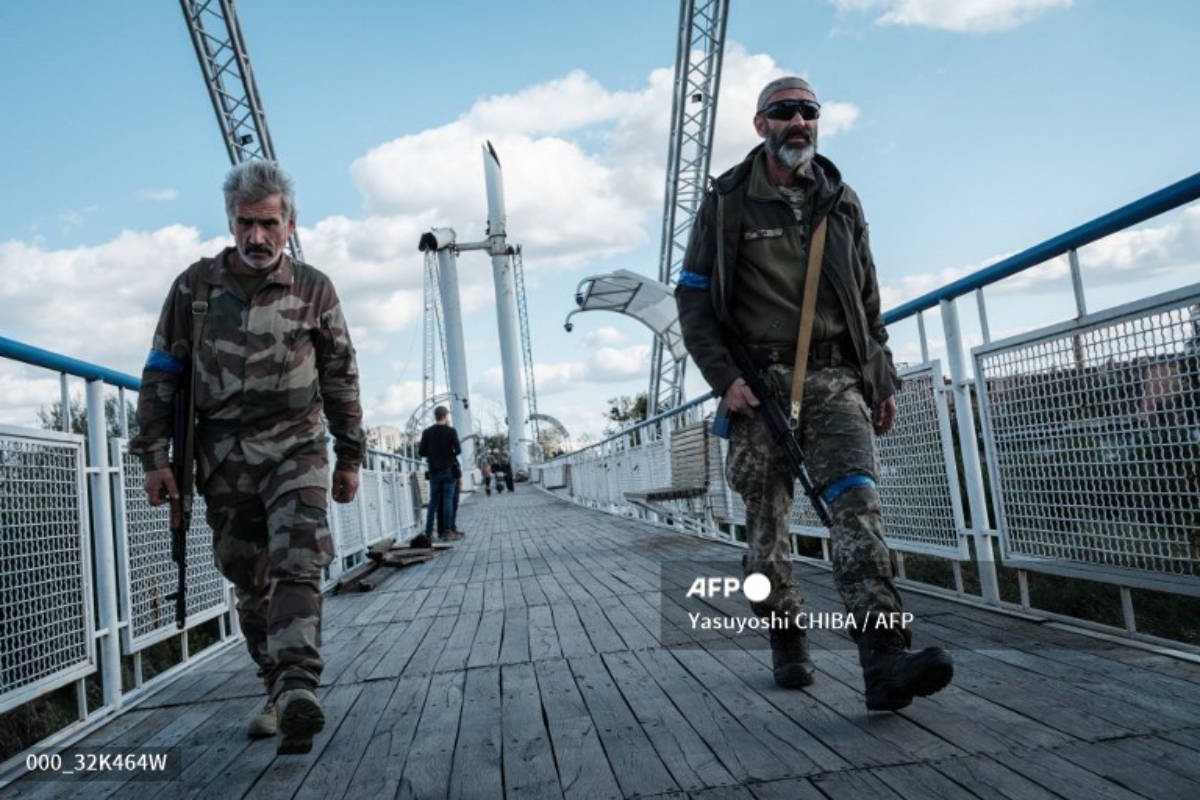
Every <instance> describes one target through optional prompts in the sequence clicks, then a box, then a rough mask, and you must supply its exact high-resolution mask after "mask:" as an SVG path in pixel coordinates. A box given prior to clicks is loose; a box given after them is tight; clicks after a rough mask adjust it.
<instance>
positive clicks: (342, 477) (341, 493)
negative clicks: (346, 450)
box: [333, 469, 358, 503]
mask: <svg viewBox="0 0 1200 800" xmlns="http://www.w3.org/2000/svg"><path fill="white" fill-rule="evenodd" d="M356 494H358V471H357V470H352V469H335V470H334V471H333V501H334V502H335V503H349V502H350V501H351V500H353V499H354V496H355V495H356Z"/></svg>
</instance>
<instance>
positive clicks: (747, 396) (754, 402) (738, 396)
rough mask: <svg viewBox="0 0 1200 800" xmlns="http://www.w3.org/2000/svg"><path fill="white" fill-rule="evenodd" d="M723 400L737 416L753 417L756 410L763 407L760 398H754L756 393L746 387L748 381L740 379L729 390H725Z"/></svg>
mask: <svg viewBox="0 0 1200 800" xmlns="http://www.w3.org/2000/svg"><path fill="white" fill-rule="evenodd" d="M723 399H724V401H725V405H726V407H728V408H729V410H730V411H732V412H733V413H735V414H745V415H746V416H747V417H753V416H754V414H755V409H756V408H758V407H759V405H761V403H760V402H759V400H758V398H757V397H755V396H754V392H752V391H750V387H749V386H747V385H746V381H745V380H743V379H742V378H738V379H736V380H735V381H734V382H733V383H731V384H729V388H728V389H726V390H725V395H724V397H723Z"/></svg>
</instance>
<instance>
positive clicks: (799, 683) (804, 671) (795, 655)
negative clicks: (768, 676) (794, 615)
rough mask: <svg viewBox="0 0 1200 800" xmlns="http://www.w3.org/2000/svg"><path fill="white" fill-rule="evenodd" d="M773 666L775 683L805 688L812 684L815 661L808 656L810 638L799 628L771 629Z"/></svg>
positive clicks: (784, 686)
mask: <svg viewBox="0 0 1200 800" xmlns="http://www.w3.org/2000/svg"><path fill="white" fill-rule="evenodd" d="M771 666H772V667H773V669H774V673H775V685H776V686H779V687H781V688H784V689H803V688H804V687H805V686H810V685H812V682H813V663H812V659H810V658H809V657H808V640H807V639H806V638H805V636H804V631H802V630H800V629H799V628H786V629H785V628H772V629H771Z"/></svg>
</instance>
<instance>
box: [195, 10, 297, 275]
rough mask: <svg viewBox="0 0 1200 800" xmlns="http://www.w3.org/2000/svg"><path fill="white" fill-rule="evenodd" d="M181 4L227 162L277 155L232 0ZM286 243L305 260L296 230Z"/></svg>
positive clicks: (294, 254)
mask: <svg viewBox="0 0 1200 800" xmlns="http://www.w3.org/2000/svg"><path fill="white" fill-rule="evenodd" d="M179 5H180V7H181V8H182V9H183V16H184V19H185V20H186V21H187V26H188V32H189V33H190V34H191V36H192V45H193V46H194V47H195V48H196V58H197V59H198V60H199V62H200V72H201V73H203V75H204V85H205V87H206V88H207V89H208V96H209V98H210V99H211V100H212V104H213V111H215V112H216V115H217V124H218V125H219V126H220V128H221V138H222V139H223V140H224V142H225V149H226V151H227V152H228V153H229V163H231V164H234V165H236V164H240V163H242V162H243V161H248V160H251V159H266V160H268V161H277V160H278V159H277V158H276V157H275V146H274V145H273V144H272V143H271V132H270V131H269V130H268V129H267V115H266V113H265V112H264V111H263V107H262V101H261V100H260V99H259V97H258V85H257V84H256V83H255V82H254V71H253V70H252V69H251V68H250V56H249V55H248V54H247V53H246V43H245V41H244V40H243V39H242V26H241V25H240V24H239V23H238V17H237V11H236V10H235V9H234V7H233V0H179ZM288 246H289V247H290V248H291V253H292V258H294V259H296V260H297V261H303V260H304V252H303V251H302V250H301V249H300V237H299V236H297V235H296V234H295V233H293V234H292V235H291V236H290V237H288Z"/></svg>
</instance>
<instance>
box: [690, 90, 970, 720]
mask: <svg viewBox="0 0 1200 800" xmlns="http://www.w3.org/2000/svg"><path fill="white" fill-rule="evenodd" d="M820 111H821V106H820V104H819V103H818V102H817V97H816V94H815V92H813V90H812V87H811V86H810V85H809V84H808V82H807V81H805V80H803V79H802V78H797V77H786V78H779V79H777V80H774V81H771V82H770V83H768V84H767V85H766V87H764V88H763V90H762V92H761V93H760V95H759V98H758V104H757V106H756V113H755V115H754V129H755V131H757V133H758V135H759V136H760V137H762V139H763V143H762V144H761V145H759V146H758V147H756V148H755V149H754V150H752V151H751V152H750V154H749V155H748V156H747V157H746V159H745V160H744V161H743V162H742V163H741V164H739V165H737V166H736V167H734V168H733V169H731V170H729V171H728V172H726V173H725V174H723V175H721V176H720V177H719V178H717V179H716V180H715V181H714V182H713V184H712V186H711V187H710V189H709V191H708V192H707V194H706V196H705V198H704V201H703V203H702V204H701V207H700V210H699V213H698V215H697V218H696V221H695V224H694V225H693V228H692V233H691V239H690V241H689V243H688V248H687V252H686V254H685V257H684V261H683V270H682V272H681V275H680V277H679V281H678V285H677V287H676V290H675V298H676V303H677V306H678V309H679V320H680V325H681V327H682V331H683V338H684V343H685V345H686V347H687V349H688V352H689V353H690V355H691V357H692V359H693V360H694V361H695V363H696V365H697V367H698V368H699V369H700V372H701V374H702V375H703V376H704V378H705V380H706V381H707V382H708V384H709V385H710V386H711V387H712V390H713V394H714V395H715V396H718V397H721V398H723V400H724V401H725V403H726V405H727V407H728V408H729V410H731V411H732V412H733V413H734V417H733V424H732V430H731V436H730V442H729V453H728V463H727V467H726V477H727V479H728V481H729V484H730V486H731V487H732V488H733V489H734V490H735V491H736V492H738V493H739V494H740V495H741V496H742V499H743V500H744V502H745V506H746V532H747V545H748V548H747V552H746V555H745V558H744V566H745V572H746V574H747V575H750V574H754V573H760V574H762V575H765V576H766V577H767V578H768V579H769V580H770V583H771V593H770V595H769V596H768V597H767V599H765V600H763V601H759V602H753V603H751V608H752V609H753V611H754V612H755V613H756V614H758V615H761V616H764V617H776V618H778V619H779V620H781V621H784V622H786V623H788V624H787V626H786V627H776V626H775V625H772V627H771V650H772V663H773V667H774V670H773V671H774V678H775V682H776V683H777V684H778V685H780V686H782V687H785V688H803V687H804V686H808V685H809V684H811V683H812V681H813V678H814V674H813V664H812V661H811V659H810V658H809V655H808V649H807V641H806V638H805V631H804V622H805V612H804V599H803V596H802V595H801V593H800V590H799V586H798V585H797V583H796V580H795V577H794V576H793V574H792V564H791V555H790V552H791V548H790V547H789V531H788V525H789V519H790V515H791V507H792V501H793V497H794V492H795V481H794V478H793V476H792V474H791V473H790V472H789V470H788V468H787V465H786V462H785V461H784V459H783V456H782V451H781V450H780V448H779V447H778V446H777V445H776V444H775V442H774V441H772V440H771V437H770V435H769V434H768V432H767V429H766V425H765V423H763V421H762V418H761V417H760V416H758V415H757V414H756V409H757V408H758V407H759V405H760V402H761V400H762V398H758V397H755V396H754V394H753V393H752V392H751V391H750V389H749V387H748V386H747V385H746V381H745V379H744V377H743V375H742V371H741V369H740V368H739V367H738V366H737V365H736V364H735V363H734V360H733V358H732V356H731V354H730V350H729V342H731V341H734V340H738V341H740V342H741V343H743V344H744V345H746V347H747V349H748V350H749V352H750V354H751V358H752V360H753V361H754V364H755V367H756V368H757V369H758V370H760V371H761V372H762V373H763V374H764V377H765V378H766V381H767V383H768V385H770V386H771V387H772V389H773V393H774V394H775V396H776V399H778V400H779V401H781V402H782V403H783V404H784V407H785V408H786V407H788V406H789V404H790V400H791V397H790V394H791V385H792V377H793V373H794V367H795V359H796V350H797V346H798V345H797V339H798V333H799V327H800V317H801V301H802V300H803V299H804V298H803V295H804V282H805V276H806V272H807V267H808V255H809V246H810V241H811V240H812V238H813V235H814V232H815V231H816V230H817V228H818V226H819V224H820V223H821V221H822V220H823V221H824V222H825V226H826V232H825V242H824V250H823V258H822V261H821V266H820V279H819V284H818V288H817V296H816V299H815V311H814V316H813V321H812V345H811V347H810V349H809V354H808V359H807V371H806V378H805V382H804V389H803V393H804V397H803V398H802V412H801V418H800V420H799V425H798V428H797V431H796V435H797V437H798V438H799V441H800V444H801V447H802V448H803V449H804V451H805V453H806V455H807V458H808V463H809V469H810V472H811V475H812V478H813V480H814V482H815V483H816V485H817V486H818V487H819V488H820V489H821V491H822V495H823V497H824V498H825V501H826V502H827V503H828V504H829V507H830V511H831V513H832V516H833V520H834V524H833V527H832V529H831V531H830V541H831V545H832V560H833V575H834V583H835V584H836V586H837V589H838V591H839V593H840V594H841V597H842V601H843V603H844V604H845V606H846V610H847V611H848V612H849V615H848V619H850V620H852V624H850V625H849V626H848V627H849V631H850V634H851V635H852V636H853V637H854V638H855V639H856V640H857V642H858V647H859V659H860V662H861V664H862V667H863V674H864V680H865V683H866V703H867V708H868V709H871V710H896V709H900V708H903V707H905V706H907V705H908V704H909V703H911V702H912V699H913V697H914V696H925V695H928V694H932V693H934V692H936V691H939V690H941V689H942V688H944V687H945V686H946V685H947V684H949V682H950V680H951V678H952V676H953V661H952V659H951V657H950V655H949V653H947V652H946V651H944V650H942V649H940V648H928V649H926V650H924V651H922V652H920V653H911V652H909V649H908V648H909V646H910V644H911V633H910V631H909V630H908V628H907V626H905V625H902V624H900V623H899V621H900V620H903V619H906V617H904V616H903V615H902V612H903V605H902V602H901V598H900V595H899V593H898V592H897V590H896V586H895V581H894V576H893V568H892V560H891V555H890V553H889V552H888V548H887V545H886V544H885V543H884V530H883V519H882V513H881V507H880V502H879V494H878V491H877V490H876V485H875V481H876V478H877V474H876V473H877V470H878V466H877V463H878V455H877V452H876V446H875V436H876V435H882V434H884V433H887V431H888V430H890V429H891V427H892V425H893V424H894V423H895V420H896V401H895V397H894V395H895V392H896V390H897V389H898V388H899V386H900V379H899V377H898V375H897V373H896V369H895V366H894V364H893V361H892V355H891V351H890V350H889V349H888V347H887V339H888V336H887V331H886V329H885V328H884V324H883V318H882V316H881V314H880V302H879V284H878V282H877V279H876V276H875V263H874V260H873V258H872V256H871V248H870V245H869V242H868V237H867V223H866V219H865V217H864V215H863V210H862V206H861V205H860V203H859V199H858V196H857V195H856V194H855V193H854V190H852V189H851V188H850V187H849V186H847V185H846V184H845V183H844V182H843V181H842V176H841V173H840V172H839V171H838V169H837V167H836V166H834V164H833V162H831V161H830V160H829V159H827V158H825V157H824V156H822V155H818V154H817V152H816V151H817V133H818V120H819V118H820Z"/></svg>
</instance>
